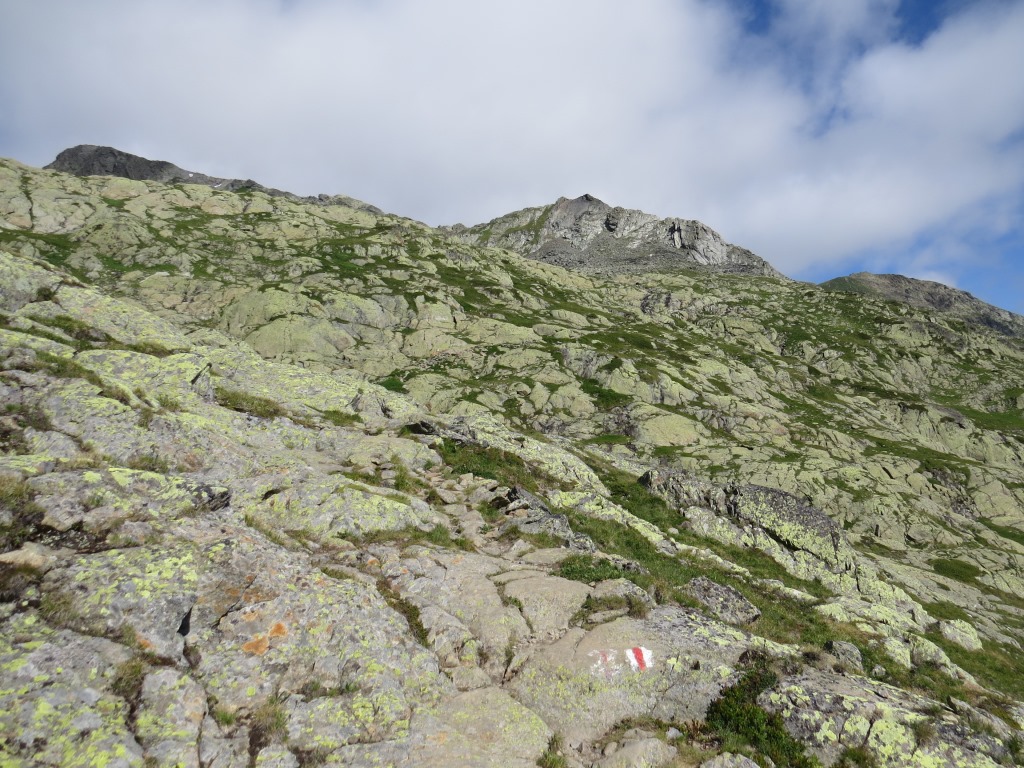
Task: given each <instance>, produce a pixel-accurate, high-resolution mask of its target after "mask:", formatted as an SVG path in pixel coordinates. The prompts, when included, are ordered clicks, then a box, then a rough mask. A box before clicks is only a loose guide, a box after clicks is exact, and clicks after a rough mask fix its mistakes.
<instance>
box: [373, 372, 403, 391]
mask: <svg viewBox="0 0 1024 768" xmlns="http://www.w3.org/2000/svg"><path fill="white" fill-rule="evenodd" d="M377 384H378V385H379V386H382V387H384V389H386V390H388V391H389V392H405V391H406V389H405V382H404V381H402V379H400V378H399V377H398V376H397V375H396V374H391V375H390V376H385V377H384V378H383V379H380V380H379V381H377Z"/></svg>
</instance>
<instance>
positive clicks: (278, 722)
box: [249, 696, 288, 754]
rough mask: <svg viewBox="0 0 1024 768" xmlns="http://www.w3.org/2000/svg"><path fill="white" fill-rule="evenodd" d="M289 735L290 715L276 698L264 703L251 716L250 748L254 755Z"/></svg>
mask: <svg viewBox="0 0 1024 768" xmlns="http://www.w3.org/2000/svg"><path fill="white" fill-rule="evenodd" d="M287 734H288V713H287V712H285V709H284V704H283V703H282V701H281V700H280V699H279V698H277V697H276V696H272V697H271V698H269V699H267V700H266V701H264V702H263V703H262V704H260V705H259V706H258V707H257V708H256V709H255V710H253V712H252V714H251V715H250V716H249V748H250V751H251V752H253V753H254V754H255V753H258V752H259V750H261V749H263V748H264V747H266V746H268V745H270V744H274V743H276V742H279V741H282V740H283V739H284V737H285V736H286V735H287Z"/></svg>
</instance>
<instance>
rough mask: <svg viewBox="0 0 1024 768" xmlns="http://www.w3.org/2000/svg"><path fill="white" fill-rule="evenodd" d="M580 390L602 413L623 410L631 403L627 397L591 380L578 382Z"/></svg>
mask: <svg viewBox="0 0 1024 768" xmlns="http://www.w3.org/2000/svg"><path fill="white" fill-rule="evenodd" d="M580 389H582V390H583V391H584V392H585V393H586V394H588V395H590V397H592V398H593V399H594V405H596V406H597V407H598V408H599V409H601V410H602V411H610V410H612V409H613V408H623V407H625V406H627V405H629V404H630V403H631V402H633V400H632V398H630V397H629V395H623V394H620V393H618V392H615V391H613V390H611V389H608V388H607V387H604V386H602V385H601V384H598V383H597V382H596V381H594V380H593V379H583V380H582V381H581V382H580Z"/></svg>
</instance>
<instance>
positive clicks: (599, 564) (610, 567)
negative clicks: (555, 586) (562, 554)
mask: <svg viewBox="0 0 1024 768" xmlns="http://www.w3.org/2000/svg"><path fill="white" fill-rule="evenodd" d="M558 575H559V576H561V577H562V578H563V579H571V580H572V581H582V582H584V583H590V582H592V581H604V580H605V579H620V578H622V577H623V576H624V575H625V574H624V573H623V571H622V570H621V569H620V568H618V567H616V566H615V565H614V564H613V563H611V562H609V561H608V560H602V559H600V558H597V557H593V556H591V555H583V554H580V555H569V556H568V557H567V558H565V560H563V561H562V562H561V563H559V565H558Z"/></svg>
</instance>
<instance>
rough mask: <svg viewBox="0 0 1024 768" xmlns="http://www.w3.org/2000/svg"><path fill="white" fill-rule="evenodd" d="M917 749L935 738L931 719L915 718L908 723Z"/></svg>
mask: <svg viewBox="0 0 1024 768" xmlns="http://www.w3.org/2000/svg"><path fill="white" fill-rule="evenodd" d="M910 731H911V733H913V734H914V741H915V742H917V746H918V749H920V748H921V747H923V746H927V745H928V744H930V743H931V742H932V740H933V739H934V738H935V724H934V723H933V722H932V721H931V720H915V721H914V722H912V723H911V724H910Z"/></svg>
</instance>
